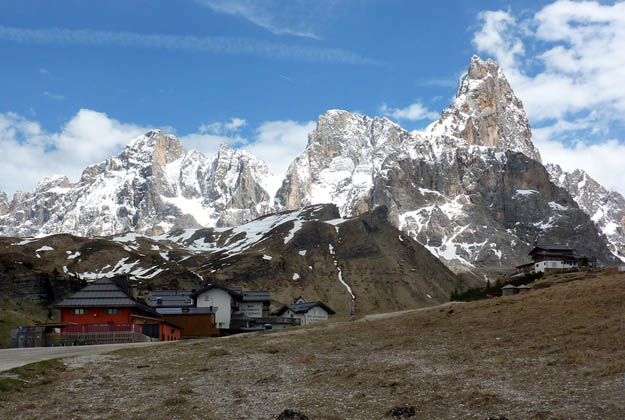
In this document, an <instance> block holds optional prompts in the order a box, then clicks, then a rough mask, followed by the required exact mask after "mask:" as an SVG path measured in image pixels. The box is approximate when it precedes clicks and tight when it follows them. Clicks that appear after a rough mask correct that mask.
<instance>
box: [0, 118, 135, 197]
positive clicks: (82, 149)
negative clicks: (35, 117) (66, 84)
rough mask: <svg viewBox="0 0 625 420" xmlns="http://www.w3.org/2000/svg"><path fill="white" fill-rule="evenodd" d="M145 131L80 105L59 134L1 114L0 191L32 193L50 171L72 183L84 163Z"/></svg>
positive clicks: (23, 119)
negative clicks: (0, 156) (67, 178)
mask: <svg viewBox="0 0 625 420" xmlns="http://www.w3.org/2000/svg"><path fill="white" fill-rule="evenodd" d="M145 131H146V128H142V127H139V126H137V125H134V124H123V123H120V122H119V121H116V120H114V119H111V118H109V117H108V116H107V115H106V114H103V113H100V112H95V111H90V110H87V109H81V110H80V111H79V112H78V113H77V114H76V115H75V116H74V117H72V119H71V120H69V122H68V123H67V124H65V126H63V127H62V129H61V130H60V132H58V133H47V132H46V131H44V130H42V129H41V127H40V125H39V124H38V123H37V122H35V121H30V120H27V119H25V118H23V117H21V116H19V115H17V114H15V113H6V114H0V149H1V150H2V151H3V155H2V165H0V190H4V191H5V192H7V193H9V194H12V193H13V192H15V191H16V190H22V191H32V190H33V188H34V187H35V185H37V183H38V182H39V181H40V180H41V179H43V178H44V177H46V176H49V175H52V174H63V175H67V176H69V177H70V179H71V180H73V181H76V180H77V179H78V178H79V177H80V174H81V173H82V170H83V169H84V168H85V167H87V166H88V165H90V164H93V163H97V162H100V161H102V160H104V159H106V158H107V157H109V156H110V155H112V154H114V153H116V152H118V151H119V150H121V148H122V147H123V146H124V145H125V144H126V143H127V142H128V140H129V139H131V138H133V137H137V136H138V135H140V134H143V133H144V132H145Z"/></svg>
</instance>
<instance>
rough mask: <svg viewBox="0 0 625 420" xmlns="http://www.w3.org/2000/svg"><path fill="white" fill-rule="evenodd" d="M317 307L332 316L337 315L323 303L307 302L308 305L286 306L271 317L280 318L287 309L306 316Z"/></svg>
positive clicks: (294, 304)
mask: <svg viewBox="0 0 625 420" xmlns="http://www.w3.org/2000/svg"><path fill="white" fill-rule="evenodd" d="M316 306H319V307H320V308H323V309H324V310H325V311H326V312H327V313H328V314H330V315H334V314H335V313H336V312H334V311H333V310H332V309H331V308H330V307H329V306H328V305H326V304H325V303H323V302H306V303H292V304H290V305H284V306H283V307H282V308H280V309H278V310H277V311H275V312H272V314H271V315H273V316H280V315H282V314H283V313H285V312H286V311H287V309H290V310H291V311H292V312H295V313H296V314H305V313H306V312H308V311H310V310H311V309H312V308H314V307H316Z"/></svg>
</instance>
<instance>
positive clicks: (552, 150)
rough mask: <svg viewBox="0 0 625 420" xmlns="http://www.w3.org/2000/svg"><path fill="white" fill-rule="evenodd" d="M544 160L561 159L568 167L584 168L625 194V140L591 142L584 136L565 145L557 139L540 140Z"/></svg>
mask: <svg viewBox="0 0 625 420" xmlns="http://www.w3.org/2000/svg"><path fill="white" fill-rule="evenodd" d="M536 145H537V146H538V147H539V149H540V154H541V156H542V158H543V162H544V163H557V164H559V165H560V166H561V167H562V169H564V170H566V171H573V170H575V169H583V170H584V171H586V173H588V174H589V175H590V176H591V177H592V178H593V179H594V180H595V181H597V182H599V183H600V184H601V185H603V186H604V187H605V188H607V189H608V190H611V191H618V192H619V193H621V194H622V195H624V196H625V183H624V182H623V180H625V165H623V161H624V159H623V157H624V156H625V144H623V143H621V142H619V141H618V140H614V139H613V140H606V141H603V142H600V143H588V142H583V141H581V140H578V141H575V142H573V144H572V145H570V146H565V145H564V144H562V143H561V142H559V141H555V140H537V141H536Z"/></svg>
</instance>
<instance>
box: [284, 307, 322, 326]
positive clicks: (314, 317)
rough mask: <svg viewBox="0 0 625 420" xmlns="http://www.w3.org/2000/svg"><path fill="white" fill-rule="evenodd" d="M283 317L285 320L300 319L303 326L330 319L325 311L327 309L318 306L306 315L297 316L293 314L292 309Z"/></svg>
mask: <svg viewBox="0 0 625 420" xmlns="http://www.w3.org/2000/svg"><path fill="white" fill-rule="evenodd" d="M282 316H283V317H285V318H295V319H299V320H300V322H301V325H307V324H312V323H313V322H319V321H325V320H327V319H328V313H327V312H326V311H325V309H323V308H320V307H318V306H315V307H314V308H312V309H311V310H309V311H308V312H306V313H305V314H296V313H293V312H292V311H291V310H290V309H287V310H286V312H284V314H283V315H282Z"/></svg>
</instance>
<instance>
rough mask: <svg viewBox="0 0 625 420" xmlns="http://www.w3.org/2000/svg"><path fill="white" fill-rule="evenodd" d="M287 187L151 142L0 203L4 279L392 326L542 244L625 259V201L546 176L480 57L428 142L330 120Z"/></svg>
mask: <svg viewBox="0 0 625 420" xmlns="http://www.w3.org/2000/svg"><path fill="white" fill-rule="evenodd" d="M271 179H273V176H272V175H271V173H270V171H269V169H268V167H267V165H266V164H265V163H264V162H262V161H261V160H260V159H258V158H256V157H255V156H253V155H252V154H251V153H249V152H247V151H245V150H233V149H230V148H228V147H227V146H225V145H224V146H221V148H220V150H219V152H218V153H217V155H216V156H215V157H212V158H211V157H207V156H204V155H203V154H202V153H200V152H198V151H186V150H184V148H183V147H182V145H181V143H180V141H179V140H178V139H176V137H174V136H172V135H167V134H165V133H163V132H161V131H158V130H152V131H149V132H147V133H146V134H144V135H143V136H140V137H138V138H136V139H134V140H132V141H130V143H129V144H128V145H127V146H126V148H125V149H124V150H123V151H122V152H121V153H119V154H118V155H116V156H113V157H110V158H108V159H107V160H105V161H104V162H102V163H99V164H95V165H92V166H89V167H87V168H86V169H85V170H84V171H83V173H82V176H81V178H80V179H79V180H78V181H77V182H75V183H72V182H71V181H70V180H69V179H68V178H67V177H65V176H53V177H49V178H46V179H44V180H43V181H41V182H40V183H39V185H38V186H37V188H36V189H35V191H34V192H32V193H30V192H28V193H25V192H18V193H16V194H15V195H14V197H13V199H12V200H9V199H8V197H7V195H6V194H4V193H0V234H1V235H2V236H5V237H8V238H6V239H3V240H2V241H1V243H2V246H3V247H4V250H3V252H4V253H5V257H6V256H7V255H9V254H11V255H13V256H14V257H15V258H13V257H11V258H8V257H6V258H3V264H5V265H7V264H9V265H10V264H12V263H15V262H16V261H18V260H20V261H21V260H24V259H25V258H26V260H27V261H28V263H29V264H31V265H33V266H36V267H39V268H40V269H41V270H47V271H52V270H54V269H56V271H57V272H58V273H75V274H76V275H77V276H78V277H80V278H83V279H94V278H98V277H102V276H112V275H120V274H122V275H129V276H130V277H134V278H136V279H139V280H142V281H144V282H152V283H154V284H161V285H163V286H165V285H167V284H168V282H172V281H174V280H176V279H177V280H176V281H181V282H188V283H189V284H188V285H189V286H193V285H196V284H199V283H201V282H203V281H207V280H210V279H213V280H219V281H224V282H227V281H232V282H236V283H237V284H244V285H246V286H249V287H268V288H271V289H272V293H274V291H275V296H276V299H277V300H278V301H281V302H287V301H288V299H289V298H290V297H291V296H292V295H297V294H299V293H297V292H302V293H304V292H307V293H309V295H310V297H311V298H319V299H322V300H324V301H327V302H328V303H330V304H331V305H335V306H337V309H339V310H341V309H342V307H343V306H346V305H345V304H344V303H345V302H346V301H347V300H349V299H352V300H353V299H354V298H356V301H357V302H358V304H357V308H358V307H359V306H358V305H361V306H360V308H366V311H376V310H387V309H388V310H390V309H401V308H405V307H408V306H410V305H411V304H412V305H413V306H414V302H415V301H416V302H422V303H423V304H426V303H428V302H430V301H431V302H433V303H434V302H442V301H445V300H446V299H447V298H448V297H449V293H450V292H451V291H452V290H453V289H454V288H456V287H463V286H465V285H466V284H480V283H482V284H483V282H484V280H485V279H490V280H494V279H495V278H497V277H499V276H501V275H505V274H509V273H510V272H511V271H512V270H514V267H515V266H516V265H519V264H522V263H524V262H526V261H527V254H528V252H529V251H530V249H531V248H532V247H533V246H534V244H536V243H555V244H566V245H568V246H570V247H572V248H575V249H576V250H577V253H578V254H580V255H586V256H589V257H596V258H597V261H598V263H599V264H614V263H615V262H616V261H617V260H619V259H620V260H623V261H625V199H624V198H623V197H622V196H621V195H620V194H618V193H616V192H609V191H607V190H606V189H605V188H603V187H602V186H601V185H599V184H598V183H597V182H595V181H594V180H592V179H591V178H590V177H589V176H588V175H587V174H585V173H584V172H582V171H579V170H577V171H574V172H572V173H567V172H564V171H563V170H562V169H561V168H560V167H558V166H554V165H547V166H543V164H542V163H541V156H540V153H539V151H538V150H537V149H536V148H535V147H534V145H533V143H532V133H531V128H530V124H529V121H528V119H527V117H526V114H525V111H524V109H523V104H522V102H521V100H520V99H519V98H517V97H516V95H515V94H514V92H513V91H512V89H511V87H510V85H509V84H508V82H507V80H506V77H505V76H504V74H503V72H502V70H501V68H500V67H499V66H498V64H497V63H495V62H494V61H492V60H482V59H481V58H479V57H477V56H473V57H472V58H471V61H470V64H469V68H468V72H467V74H465V75H464V76H462V78H461V79H460V82H459V86H458V91H457V94H456V98H455V100H454V102H453V103H452V104H451V106H450V107H449V108H447V109H446V110H444V111H443V113H442V116H441V118H440V119H439V120H438V121H436V122H434V123H433V124H431V125H430V126H429V127H428V128H427V129H426V130H425V131H423V132H417V131H413V132H409V131H406V130H404V129H402V128H401V127H400V126H399V125H397V124H395V123H393V122H392V121H390V120H388V119H386V118H378V117H375V118H370V117H367V116H364V115H358V114H354V113H350V112H347V111H340V110H330V111H327V112H326V113H325V114H324V115H321V116H320V117H319V119H318V122H317V126H316V128H315V129H314V130H313V132H312V133H310V134H309V137H308V145H307V146H306V148H305V150H304V151H303V152H302V153H301V154H300V155H299V156H297V157H296V158H295V160H294V161H293V162H292V163H291V165H290V167H289V169H288V170H287V173H286V174H285V176H284V178H283V179H282V182H281V185H280V187H279V188H278V189H277V190H276V189H275V187H274V188H272V186H271V185H272V184H271V182H269V180H271ZM270 214H273V215H270ZM268 215H270V216H268ZM426 249H427V251H429V252H427V251H426ZM435 257H436V258H435ZM437 259H438V260H440V261H442V263H443V264H444V265H443V264H440V263H439V261H438V260H437ZM445 266H446V267H445ZM448 269H449V270H451V271H449V270H448ZM452 272H453V273H455V274H457V275H458V276H459V277H460V278H462V279H463V280H459V278H458V277H457V276H455V275H454V274H453V273H452ZM18 277H19V276H18ZM18 277H16V278H18ZM159 279H160V280H159ZM432 279H434V280H432ZM467 282H468V283H467ZM404 295H405V296H410V297H411V299H412V300H411V302H412V303H409V302H407V301H405V298H403V297H401V296H404Z"/></svg>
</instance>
